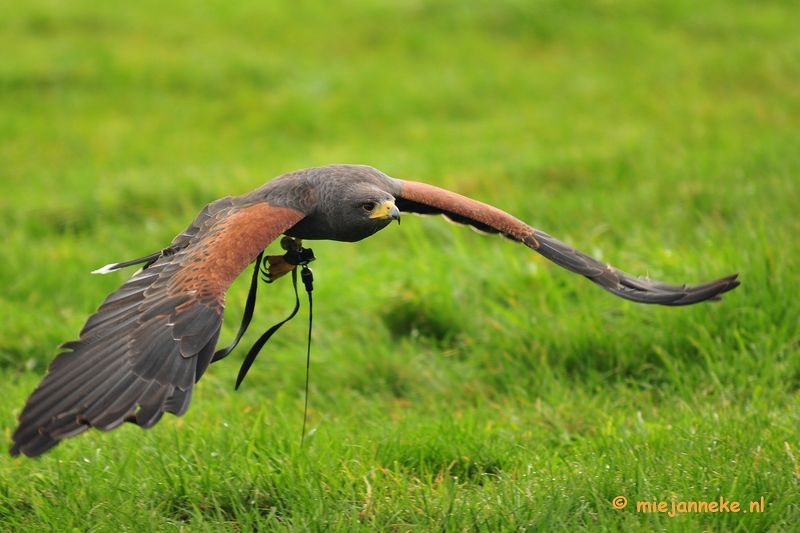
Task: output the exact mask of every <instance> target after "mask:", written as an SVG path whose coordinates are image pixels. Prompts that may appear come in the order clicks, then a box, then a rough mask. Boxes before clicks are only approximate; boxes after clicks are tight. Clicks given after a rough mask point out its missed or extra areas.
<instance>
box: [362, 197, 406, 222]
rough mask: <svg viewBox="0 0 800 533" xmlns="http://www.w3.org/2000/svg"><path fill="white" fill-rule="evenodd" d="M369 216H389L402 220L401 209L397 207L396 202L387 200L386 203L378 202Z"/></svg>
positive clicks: (391, 218) (392, 218) (389, 217)
mask: <svg viewBox="0 0 800 533" xmlns="http://www.w3.org/2000/svg"><path fill="white" fill-rule="evenodd" d="M369 218H388V219H390V220H397V221H400V210H399V209H397V206H396V205H394V202H392V201H391V200H387V201H386V202H385V203H382V204H378V205H377V206H376V207H375V211H374V212H373V213H372V214H371V215H370V216H369Z"/></svg>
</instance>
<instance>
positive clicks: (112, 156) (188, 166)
mask: <svg viewBox="0 0 800 533" xmlns="http://www.w3.org/2000/svg"><path fill="white" fill-rule="evenodd" d="M798 20H800V6H798V5H797V4H796V3H795V2H778V1H775V2H772V1H769V2H745V1H727V2H722V1H710V2H704V3H702V4H697V3H693V2H688V1H656V2H638V1H635V0H625V1H609V0H602V1H601V0H597V1H589V2H572V1H566V2H552V1H547V0H542V1H537V2H523V1H517V0H503V1H492V2H489V1H475V2H454V1H446V0H424V1H389V2H385V1H382V2H377V1H372V0H357V1H356V0H353V1H348V2H331V3H325V4H322V3H316V2H307V1H299V2H291V3H290V2H272V3H261V2H248V1H242V2H236V3H229V2H216V1H209V2H203V3H197V2H180V1H179V2H171V3H167V4H165V3H161V2H148V1H145V2H139V3H135V4H127V5H116V4H105V3H99V2H90V1H76V2H70V3H65V2H56V1H32V2H27V3H25V4H18V3H11V2H0V50H2V56H3V60H2V61H0V230H1V231H2V235H3V239H2V243H0V250H2V255H3V258H2V262H0V286H1V287H2V288H3V290H2V294H0V324H2V327H0V377H2V380H3V383H4V385H3V390H4V391H5V394H4V399H3V401H2V402H0V423H2V425H3V427H4V429H5V434H6V436H7V442H8V439H10V434H11V432H12V431H13V428H14V427H15V418H16V416H17V415H18V414H19V411H20V409H21V407H22V405H23V404H24V401H25V398H26V397H27V395H28V394H29V393H30V391H31V390H32V389H33V387H34V386H35V385H36V383H37V382H38V380H39V379H40V378H41V375H42V373H43V372H44V370H45V368H46V364H47V362H48V361H49V360H50V359H51V358H52V357H53V356H54V355H55V353H56V352H57V350H56V348H55V346H57V345H58V344H59V343H60V342H62V341H64V340H68V339H72V338H75V337H76V336H77V333H78V331H79V330H80V328H81V326H82V325H83V322H84V321H85V319H86V317H87V316H88V314H89V313H91V312H92V311H93V310H94V309H96V307H97V306H98V305H99V303H100V302H101V301H102V299H103V298H104V296H105V295H106V294H107V293H108V292H110V291H112V290H114V289H115V288H116V287H117V286H118V285H119V284H120V283H121V282H122V281H123V280H124V279H125V277H126V276H127V275H130V273H131V272H123V273H119V274H114V275H109V276H102V277H98V276H89V275H88V272H90V271H91V270H93V269H95V268H97V267H99V266H101V265H104V264H107V263H110V262H114V261H120V260H126V259H130V258H133V257H139V256H142V255H145V254H148V253H151V252H153V251H155V250H158V249H160V248H162V247H163V246H165V245H166V244H168V243H169V242H170V240H171V239H172V237H173V236H174V235H176V234H177V233H179V232H180V231H181V230H182V229H184V228H185V227H186V226H187V225H188V223H189V222H190V221H191V219H192V218H193V217H194V215H195V214H196V213H197V212H198V211H199V210H200V209H201V208H202V206H203V205H205V204H206V203H208V202H210V201H212V200H214V199H216V198H218V197H221V196H225V195H234V194H241V193H243V192H246V191H249V190H251V189H253V188H255V187H257V186H259V185H261V184H262V183H263V182H264V181H266V180H268V179H270V178H271V177H273V176H277V175H279V174H281V173H283V172H287V171H291V170H295V169H298V168H303V167H309V166H314V165H321V164H328V163H361V164H369V165H373V166H375V167H377V168H379V169H381V170H383V171H384V172H386V173H388V174H389V175H392V176H394V177H398V178H404V179H413V180H419V181H425V182H429V183H433V184H436V185H439V186H443V187H447V188H450V189H452V190H455V191H457V192H460V193H462V194H466V195H469V196H472V197H474V198H477V199H480V200H482V201H485V202H488V203H492V204H494V205H497V206H498V207H500V208H502V209H505V210H507V211H509V212H511V213H513V214H514V215H515V216H517V217H518V218H521V219H523V220H525V221H527V222H529V223H531V224H532V225H534V226H535V227H539V228H542V229H543V230H545V231H547V232H549V233H551V234H553V235H555V236H557V237H559V238H561V239H562V240H565V241H567V242H569V243H571V244H573V245H575V246H577V247H579V248H580V249H582V250H584V251H586V252H588V253H591V254H593V255H595V256H596V257H598V258H601V259H602V260H604V261H608V262H610V263H612V264H614V265H615V266H617V267H619V268H621V269H623V270H626V271H628V272H630V273H632V274H636V275H646V274H647V275H650V276H651V277H653V278H655V279H663V280H664V281H671V282H684V281H685V282H698V281H701V280H706V279H711V278H714V277H719V276H722V275H725V274H728V273H731V272H734V271H738V272H740V273H741V279H742V281H743V285H742V287H740V288H739V289H737V290H736V291H734V292H733V293H730V294H728V295H726V297H725V299H724V301H723V302H722V303H720V304H707V305H699V306H694V307H691V308H686V309H673V308H653V307H644V306H640V305H636V304H631V303H629V302H624V301H620V300H617V299H615V298H613V297H612V296H610V295H608V294H606V293H604V292H603V291H602V290H599V289H597V288H596V287H595V286H593V284H591V283H590V282H589V281H588V280H585V279H583V278H579V277H576V276H574V275H573V274H570V273H568V272H565V271H562V270H560V269H558V268H557V267H555V266H553V265H551V264H548V263H547V262H545V261H544V260H542V259H541V258H540V257H538V256H537V255H536V254H533V253H531V252H530V251H529V250H526V249H524V248H523V247H520V246H513V245H511V244H509V243H506V242H503V241H502V240H500V239H496V238H488V237H483V236H480V235H476V234H473V233H472V232H470V231H468V230H465V229H463V228H457V227H453V226H450V225H448V224H445V223H444V222H443V221H441V220H436V219H419V218H415V217H405V218H404V220H403V225H402V226H401V227H399V228H398V227H396V226H392V227H391V228H388V229H387V230H385V231H383V232H381V233H380V234H378V235H376V236H374V237H371V238H370V239H369V240H366V241H363V242H361V243H358V244H340V243H315V244H314V245H313V247H314V250H315V252H316V255H317V257H318V258H319V260H318V261H317V262H315V263H314V265H313V267H314V271H315V277H316V280H317V283H316V284H315V289H316V290H315V303H316V305H315V311H316V316H315V317H314V320H315V330H314V344H313V347H312V358H313V360H312V370H311V371H312V374H311V383H312V386H311V396H310V404H311V411H310V413H309V419H310V428H311V432H312V433H311V435H310V438H307V439H306V446H305V447H304V448H303V449H300V448H299V440H300V424H301V420H302V402H303V383H304V379H305V377H304V361H303V358H304V346H303V341H304V338H305V333H304V330H305V327H306V325H305V324H304V323H303V320H301V319H296V320H295V321H294V323H291V324H289V325H288V326H287V327H286V328H284V329H283V330H281V333H280V334H279V335H278V336H277V337H276V338H275V339H274V340H272V341H271V342H270V343H269V344H268V345H267V347H266V348H265V351H264V352H263V353H262V354H261V356H260V358H259V360H258V362H257V363H256V365H255V366H254V368H253V369H252V370H251V372H250V374H249V375H248V379H247V380H246V381H245V383H244V385H243V388H242V389H241V390H240V391H239V392H237V393H234V392H233V383H234V380H235V375H236V372H237V371H238V365H237V361H236V360H234V359H235V357H236V355H233V356H231V357H230V358H229V359H228V360H226V361H225V362H224V363H221V364H219V365H214V366H212V368H211V369H210V370H209V372H208V374H207V375H206V376H205V377H204V378H203V380H202V381H201V382H200V384H199V386H198V389H197V392H196V394H195V398H194V401H193V406H192V408H191V409H190V411H189V413H188V414H187V415H186V416H185V417H184V418H182V419H175V418H174V417H169V416H168V417H166V418H165V419H164V420H163V421H162V422H161V423H160V424H159V425H158V426H156V427H155V428H154V429H153V430H151V431H149V432H142V431H140V430H138V428H127V427H126V428H122V429H120V430H117V431H115V432H112V433H109V434H101V433H98V432H91V433H89V434H87V435H84V436H81V437H79V438H76V439H74V440H70V441H68V442H66V443H65V444H63V445H61V446H59V447H58V448H56V449H55V450H53V451H52V452H51V453H49V454H47V455H46V456H45V457H43V458H41V459H38V460H28V459H19V458H17V459H14V460H11V459H10V458H8V457H7V456H3V458H2V459H0V471H1V472H2V475H0V524H2V526H0V527H2V528H3V529H8V530H10V531H12V530H33V529H45V530H75V529H77V530H91V531H120V530H131V531H140V530H145V529H147V530H154V531H172V530H179V531H194V530H198V531H200V530H215V531H216V530H230V531H242V530H253V529H277V530H290V531H295V530H296V531H302V530H342V531H348V530H364V531H374V530H387V531H407V530H418V531H426V530H443V531H463V530H490V531H499V530H509V531H510V530H514V531H518V530H532V531H533V530H542V531H552V530H559V529H565V530H570V531H578V530H586V531H596V530H600V529H602V530H608V531H616V530H660V529H664V528H669V529H670V530H688V531H695V530H698V531H701V530H741V531H783V530H790V529H792V528H793V527H795V526H793V524H794V523H795V522H796V517H797V516H798V511H799V509H798V481H799V480H800V467H798V464H797V462H796V459H795V457H796V455H797V454H798V451H799V450H800V438H799V436H798V422H799V421H798V392H797V389H798V384H800V348H799V346H800V333H799V332H798V325H800V324H799V323H800V318H798V317H800V303H798V298H797V294H798V293H800V283H799V282H798V275H797V267H798V259H797V258H798V257H800V244H798V242H799V241H798V239H797V235H798V232H800V218H798V216H797V211H798V208H800V198H799V197H798V187H799V186H800V150H798V146H799V145H800V135H799V134H798V131H800V32H798V31H797V21H798ZM245 278H249V274H248V275H245V276H243V279H242V280H239V281H237V283H236V284H234V287H233V288H232V289H231V291H230V293H229V296H228V306H227V321H226V324H227V326H226V328H225V331H224V338H223V342H227V341H228V339H229V338H231V337H232V336H233V334H234V332H235V330H236V328H237V327H238V323H239V320H240V317H241V313H242V307H243V305H244V300H245V297H246V291H247V283H248V279H245ZM290 291H291V288H290V285H289V283H288V280H284V282H283V283H277V284H274V285H273V286H269V287H266V288H265V290H263V289H262V291H261V298H260V303H259V306H258V309H257V313H256V318H255V321H254V325H253V327H252V328H251V330H252V331H251V334H250V335H248V336H247V337H246V338H245V339H244V341H243V346H244V347H246V346H247V345H248V341H249V342H252V341H253V340H254V339H255V336H256V335H257V334H258V333H259V331H258V330H259V329H262V330H263V329H264V328H266V327H268V326H269V325H271V324H272V323H274V322H275V321H277V320H279V319H281V318H283V316H284V315H285V314H286V313H287V312H288V311H289V310H290V308H291V304H292V301H291V300H292V296H291V292H290ZM244 352H245V350H244V349H243V348H240V351H239V356H243V353H244ZM178 427H180V429H177V428H178ZM617 495H625V496H626V497H627V498H628V500H629V502H631V503H629V506H628V508H626V509H624V510H616V509H613V508H612V506H611V500H612V499H613V498H614V497H615V496H617ZM720 496H723V497H725V498H726V499H730V500H736V501H741V502H743V503H742V507H743V508H747V502H749V501H750V500H758V499H759V498H760V497H761V496H765V498H766V501H767V503H768V505H767V509H766V510H765V511H764V512H763V513H761V514H757V513H749V514H745V513H739V514H734V513H720V514H688V515H679V516H677V517H675V518H670V517H668V516H666V515H662V514H645V513H637V512H636V511H635V506H633V504H634V503H635V502H636V501H652V500H653V498H657V499H658V500H659V501H660V500H664V501H670V499H671V498H675V499H676V501H681V500H684V501H689V500H695V501H697V500H702V501H713V500H717V499H718V498H719V497H720Z"/></svg>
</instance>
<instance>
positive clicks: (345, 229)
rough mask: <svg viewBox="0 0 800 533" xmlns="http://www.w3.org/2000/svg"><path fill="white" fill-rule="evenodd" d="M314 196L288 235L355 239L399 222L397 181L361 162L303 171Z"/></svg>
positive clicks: (312, 238)
mask: <svg viewBox="0 0 800 533" xmlns="http://www.w3.org/2000/svg"><path fill="white" fill-rule="evenodd" d="M304 179H305V183H306V184H307V185H308V187H309V196H310V197H313V199H314V202H313V203H311V208H310V209H309V212H308V214H307V215H306V217H305V218H304V219H303V220H301V221H300V222H299V223H297V224H296V225H295V226H294V227H293V228H292V229H291V230H290V231H288V232H287V235H290V236H292V237H298V238H302V239H311V240H319V239H327V240H333V241H345V242H355V241H360V240H361V239H364V238H366V237H369V236H370V235H372V234H374V233H376V232H378V231H380V230H382V229H383V228H385V227H386V226H388V225H389V224H390V223H391V222H392V221H393V220H396V221H398V222H400V210H399V209H398V208H397V205H396V199H395V194H397V192H399V185H398V183H397V181H396V180H393V179H392V178H390V177H388V176H386V175H385V174H383V173H382V172H380V171H378V170H376V169H374V168H371V167H367V166H360V165H328V166H326V167H317V168H314V169H308V170H307V171H305V174H304Z"/></svg>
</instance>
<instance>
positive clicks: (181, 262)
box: [10, 165, 739, 457]
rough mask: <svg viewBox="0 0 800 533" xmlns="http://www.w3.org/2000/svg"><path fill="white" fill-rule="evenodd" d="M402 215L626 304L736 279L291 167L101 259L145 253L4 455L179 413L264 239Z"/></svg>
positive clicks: (331, 233) (398, 189)
mask: <svg viewBox="0 0 800 533" xmlns="http://www.w3.org/2000/svg"><path fill="white" fill-rule="evenodd" d="M400 213H416V214H420V215H444V217H445V218H447V219H449V220H450V221H452V222H455V223H457V224H465V225H469V226H471V227H472V228H474V229H475V230H477V231H480V232H483V233H494V234H500V235H502V236H503V237H505V238H506V239H509V240H511V241H515V242H520V243H522V244H524V245H525V246H527V247H529V248H531V249H533V250H535V251H536V252H538V253H540V254H542V255H543V256H544V257H546V258H547V259H549V260H551V261H553V262H554V263H556V264H558V265H559V266H562V267H564V268H566V269H567V270H570V271H572V272H574V273H576V274H580V275H582V276H586V277H587V278H589V279H590V280H592V281H593V282H595V283H597V284H598V285H600V286H601V287H602V288H604V289H605V290H607V291H609V292H611V293H613V294H616V295H617V296H619V297H621V298H625V299H627V300H632V301H634V302H639V303H646V304H661V305H689V304H694V303H698V302H702V301H706V300H719V299H720V295H721V294H722V293H724V292H727V291H729V290H731V289H733V288H735V287H737V286H738V285H739V282H738V281H736V277H737V275H736V274H733V275H731V276H727V277H724V278H721V279H719V280H716V281H711V282H709V283H704V284H701V285H692V286H690V285H668V284H666V283H660V282H656V281H651V280H649V279H643V278H635V277H632V276H629V275H628V274H625V273H624V272H621V271H619V270H617V269H616V268H614V267H612V266H609V265H606V264H603V263H601V262H599V261H597V260H595V259H593V258H591V257H589V256H588V255H586V254H584V253H583V252H580V251H578V250H575V249H573V248H571V247H570V246H567V245H566V244H564V243H563V242H561V241H559V240H557V239H555V238H553V237H551V236H550V235H548V234H547V233H544V232H542V231H539V230H536V229H534V228H532V227H530V226H528V225H527V224H525V223H523V222H521V221H519V220H517V219H516V218H514V217H513V216H511V215H509V214H507V213H505V212H503V211H501V210H499V209H497V208H495V207H492V206H490V205H486V204H484V203H481V202H478V201H475V200H471V199H469V198H466V197H464V196H461V195H458V194H455V193H452V192H450V191H447V190H444V189H440V188H438V187H434V186H431V185H426V184H424V183H419V182H414V181H404V180H399V179H394V178H390V177H389V176H387V175H385V174H383V173H382V172H380V171H378V170H376V169H374V168H371V167H367V166H358V165H330V166H324V167H317V168H310V169H306V170H299V171H297V172H291V173H289V174H284V175H283V176H280V177H278V178H275V179H273V180H271V181H269V182H267V183H266V184H265V185H263V186H261V187H259V188H258V189H256V190H254V191H252V192H249V193H247V194H243V195H241V196H235V197H226V198H222V199H220V200H217V201H215V202H212V203H210V204H208V205H207V206H206V207H205V208H204V209H203V210H202V211H201V212H200V214H199V215H198V216H197V218H195V220H194V221H193V222H192V223H191V224H190V225H189V227H188V228H187V229H186V230H185V231H184V232H183V233H181V234H180V235H178V236H177V237H175V239H174V240H173V241H172V244H171V245H170V246H169V247H167V248H165V249H163V250H161V251H159V252H157V253H154V254H152V255H150V256H147V257H144V258H142V259H140V260H136V261H129V262H126V263H119V264H115V265H108V266H107V267H104V268H103V269H101V270H100V271H99V272H106V271H111V270H115V269H117V268H121V267H123V266H128V265H132V264H137V263H145V266H144V268H143V269H142V270H140V271H139V272H137V273H136V274H134V275H133V277H131V278H130V279H129V280H128V281H126V282H125V284H123V285H122V287H120V288H119V289H118V290H117V291H116V292H113V293H112V294H110V295H109V296H108V297H107V298H106V299H105V301H104V302H103V303H102V305H100V308H99V309H98V310H97V312H95V313H94V314H93V315H91V316H90V317H89V319H88V320H87V322H86V325H85V326H84V327H83V330H82V331H81V333H80V338H79V339H78V340H75V341H70V342H66V343H64V344H63V345H62V348H65V349H66V350H67V351H65V352H62V353H60V354H59V355H58V356H56V358H55V359H54V360H53V362H52V363H51V364H50V366H49V368H48V369H47V375H46V376H45V377H44V379H43V380H42V382H41V383H40V384H39V386H38V387H37V388H36V390H35V391H34V392H33V393H32V394H31V396H30V398H28V401H27V403H26V404H25V408H24V409H23V410H22V413H21V414H20V416H19V427H18V428H17V430H16V431H15V432H14V435H13V441H14V443H13V445H12V446H11V449H10V453H11V455H18V454H19V453H23V454H25V455H27V456H30V457H34V456H37V455H40V454H42V453H44V452H45V451H47V450H49V449H50V448H52V447H53V446H55V445H56V444H58V443H59V442H60V441H61V440H63V439H65V438H67V437H72V436H74V435H78V434H79V433H82V432H84V431H86V430H87V429H89V428H90V427H94V428H97V429H99V430H102V431H108V430H111V429H114V428H116V427H118V426H120V425H121V424H122V423H123V422H133V423H135V424H137V425H139V426H141V427H142V428H145V429H146V428H150V427H152V426H153V425H154V424H155V423H156V422H158V421H159V420H160V419H161V417H162V415H163V414H164V413H165V412H170V413H173V414H175V415H176V416H181V415H183V414H184V413H185V412H186V410H187V409H188V407H189V403H190V401H191V398H192V390H193V387H194V384H195V382H197V380H199V379H200V377H201V376H202V375H203V373H204V372H205V371H206V369H207V368H208V365H209V364H210V363H211V362H212V360H213V358H214V357H213V356H214V353H215V348H216V345H217V340H218V339H219V334H220V330H221V327H222V317H223V311H224V309H225V292H226V291H227V290H228V287H229V286H230V285H231V283H232V282H233V281H234V280H235V279H236V277H237V276H238V275H239V274H240V273H241V272H242V271H243V270H244V269H245V268H246V267H247V266H248V265H249V264H250V263H252V262H253V261H254V260H255V259H256V257H257V256H259V254H260V253H261V252H262V251H263V250H264V249H265V248H266V247H267V246H268V245H269V244H270V243H271V242H272V241H273V240H275V239H277V238H278V237H280V236H281V235H286V236H289V237H292V238H295V239H308V240H316V239H328V240H333V241H345V242H355V241H360V240H361V239H364V238H366V237H369V236H370V235H372V234H373V233H375V232H377V231H379V230H381V229H383V228H385V227H386V226H387V225H389V224H390V223H391V222H392V221H393V220H397V221H399V220H400Z"/></svg>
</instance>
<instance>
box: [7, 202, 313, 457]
mask: <svg viewBox="0 0 800 533" xmlns="http://www.w3.org/2000/svg"><path fill="white" fill-rule="evenodd" d="M302 218H303V214H302V213H300V212H298V211H296V210H294V209H290V208H287V207H275V206H270V205H268V204H267V203H263V202H262V203H256V204H254V205H249V206H246V207H242V206H237V205H236V202H235V201H233V200H232V199H231V198H224V199H222V200H218V201H217V202H214V203H212V204H209V206H207V207H206V208H205V209H204V210H203V211H202V212H201V213H200V215H198V217H197V219H196V220H195V221H194V223H193V224H192V225H191V226H189V228H188V229H187V230H186V231H185V232H183V233H181V234H180V235H178V237H176V238H175V240H174V241H173V246H171V247H170V248H167V249H165V250H164V252H163V253H161V254H160V255H158V256H157V255H156V254H154V255H153V256H148V257H146V258H143V259H144V260H145V261H147V262H148V264H147V266H146V267H145V268H144V269H142V270H141V271H139V272H138V273H136V274H135V275H134V276H133V277H131V278H130V279H129V280H128V281H127V282H126V283H125V284H124V285H123V286H122V287H121V288H120V289H119V290H117V291H116V292H114V293H112V294H110V295H109V296H108V297H107V298H106V300H105V301H104V302H103V304H102V305H101V306H100V308H99V309H98V310H97V312H96V313H95V314H93V315H92V316H91V317H89V319H88V321H87V322H86V325H85V326H84V327H83V330H82V331H81V333H80V339H79V340H77V341H71V342H67V343H64V344H63V345H62V347H63V348H67V349H68V350H70V351H67V352H63V353H61V354H59V355H58V356H57V357H56V358H55V359H54V360H53V362H52V363H51V364H50V366H49V368H48V370H47V375H46V376H45V377H44V379H43V380H42V382H41V383H40V384H39V386H38V388H37V389H36V390H35V391H34V392H33V394H32V395H31V396H30V398H29V399H28V401H27V403H26V404H25V408H24V409H23V411H22V413H21V414H20V417H19V427H18V428H17V430H16V431H15V432H14V436H13V440H14V445H13V446H12V447H11V449H10V453H11V455H18V454H19V453H23V454H25V455H27V456H29V457H34V456H37V455H40V454H42V453H44V452H45V451H47V450H49V449H50V448H52V447H53V446H55V445H56V444H58V442H59V441H61V440H62V439H65V438H67V437H71V436H73V435H77V434H79V433H82V432H83V431H86V430H87V429H89V428H90V427H94V428H97V429H100V430H103V431H107V430H111V429H114V428H116V427H118V426H120V425H121V424H122V423H123V422H126V421H127V422H133V423H135V424H137V425H139V426H141V427H142V428H149V427H151V426H153V425H154V424H155V423H156V422H158V421H159V420H160V419H161V416H162V415H163V414H164V413H165V412H170V413H173V414H175V415H177V416H181V415H183V414H184V413H185V412H186V410H187V409H188V407H189V402H190V401H191V398H192V389H193V387H194V383H195V382H196V381H197V380H198V379H200V376H202V375H203V373H204V372H205V371H206V369H207V368H208V365H209V364H210V362H211V358H212V356H213V354H214V348H215V347H216V344H217V339H218V338H219V333H220V328H221V326H222V316H223V311H224V307H225V292H226V291H227V290H228V287H229V286H230V284H231V283H232V282H233V280H234V279H236V277H237V276H238V275H239V273H241V272H242V270H244V269H245V268H246V267H247V265H248V264H250V263H251V262H252V261H253V260H254V259H255V258H256V256H257V255H258V254H259V253H260V252H261V251H262V250H263V249H264V248H266V247H267V246H268V245H269V243H270V242H272V241H273V240H274V239H275V238H277V237H278V236H279V235H281V234H282V233H283V232H285V231H286V230H288V229H289V228H291V227H292V226H293V225H294V224H296V223H297V222H298V221H299V220H300V219H302ZM113 267H114V265H111V266H110V269H113ZM107 268H109V267H107Z"/></svg>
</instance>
